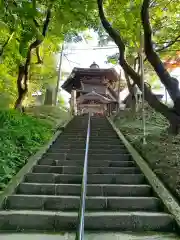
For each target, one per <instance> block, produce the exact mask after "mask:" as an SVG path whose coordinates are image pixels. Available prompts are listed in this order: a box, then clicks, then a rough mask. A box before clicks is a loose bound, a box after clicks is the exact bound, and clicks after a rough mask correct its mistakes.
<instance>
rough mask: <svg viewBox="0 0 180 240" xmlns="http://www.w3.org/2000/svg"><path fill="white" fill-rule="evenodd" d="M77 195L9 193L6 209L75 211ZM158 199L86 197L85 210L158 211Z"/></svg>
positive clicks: (77, 202) (77, 201) (78, 200)
mask: <svg viewBox="0 0 180 240" xmlns="http://www.w3.org/2000/svg"><path fill="white" fill-rule="evenodd" d="M79 204H80V197H78V196H49V195H41V196H39V195H11V196H9V197H8V199H7V200H6V209H14V210H45V211H46V210H47V211H51V210H52V211H75V210H77V211H78V209H79ZM159 208H160V201H159V199H158V198H155V197H96V196H93V197H87V198H86V211H93V210H94V211H95V210H96V211H151V212H154V211H158V210H159Z"/></svg>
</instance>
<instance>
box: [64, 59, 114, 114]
mask: <svg viewBox="0 0 180 240" xmlns="http://www.w3.org/2000/svg"><path fill="white" fill-rule="evenodd" d="M117 81H119V75H118V74H117V72H116V71H115V69H113V68H110V69H101V68H99V66H98V65H97V64H96V63H95V62H94V63H93V64H92V65H91V66H90V68H74V69H73V71H72V73H71V74H70V76H69V77H68V79H67V80H66V81H65V82H64V84H63V85H62V88H63V89H64V90H66V91H67V92H68V93H70V94H71V99H70V106H71V109H72V112H73V113H74V114H75V115H76V114H77V115H81V114H85V113H89V112H90V113H91V114H92V115H94V114H101V115H108V116H109V115H111V114H112V112H113V111H117V110H118V108H119V102H118V98H119V97H118V93H117V92H116V90H115V87H116V86H117V84H116V83H117Z"/></svg>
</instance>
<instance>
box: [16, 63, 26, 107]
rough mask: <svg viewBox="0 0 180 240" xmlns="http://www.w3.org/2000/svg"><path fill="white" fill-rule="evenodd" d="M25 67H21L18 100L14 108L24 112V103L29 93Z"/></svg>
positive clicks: (18, 80)
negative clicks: (25, 78)
mask: <svg viewBox="0 0 180 240" xmlns="http://www.w3.org/2000/svg"><path fill="white" fill-rule="evenodd" d="M24 76H25V67H24V66H22V65H20V66H19V72H18V79H17V89H18V98H17V100H16V102H15V105H14V108H15V109H18V110H20V111H23V109H24V108H23V107H22V103H23V100H24V99H25V97H26V94H27V92H28V86H27V82H26V81H25V80H24Z"/></svg>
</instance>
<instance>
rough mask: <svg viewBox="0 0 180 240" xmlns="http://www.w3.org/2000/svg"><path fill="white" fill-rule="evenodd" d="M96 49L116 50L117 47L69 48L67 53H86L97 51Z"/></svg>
mask: <svg viewBox="0 0 180 240" xmlns="http://www.w3.org/2000/svg"><path fill="white" fill-rule="evenodd" d="M97 49H102V50H103V49H118V47H117V46H109V47H89V48H69V49H67V50H69V51H87V50H97Z"/></svg>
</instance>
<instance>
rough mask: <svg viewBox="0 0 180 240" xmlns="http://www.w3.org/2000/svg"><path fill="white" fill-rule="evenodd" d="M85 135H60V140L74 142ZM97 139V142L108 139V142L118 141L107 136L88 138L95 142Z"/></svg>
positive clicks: (113, 137)
mask: <svg viewBox="0 0 180 240" xmlns="http://www.w3.org/2000/svg"><path fill="white" fill-rule="evenodd" d="M85 138H86V135H84V136H82V135H77V134H74V135H62V136H61V140H66V139H68V140H76V139H85ZM95 139H98V141H101V140H104V139H108V141H110V140H112V141H113V140H119V139H118V137H117V136H108V135H104V136H90V140H91V141H92V140H95Z"/></svg>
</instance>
